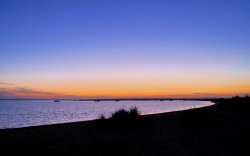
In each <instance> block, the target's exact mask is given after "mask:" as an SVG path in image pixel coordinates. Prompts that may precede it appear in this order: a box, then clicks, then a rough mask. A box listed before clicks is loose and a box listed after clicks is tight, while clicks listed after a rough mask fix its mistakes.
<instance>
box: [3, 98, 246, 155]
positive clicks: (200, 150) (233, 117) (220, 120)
mask: <svg viewBox="0 0 250 156" xmlns="http://www.w3.org/2000/svg"><path fill="white" fill-rule="evenodd" d="M246 101H247V100H246ZM246 101H244V102H246ZM216 102H217V103H218V104H216V105H213V106H208V107H204V108H197V109H190V110H185V111H178V112H169V113H161V114H154V115H145V116H141V117H140V118H141V119H140V121H139V122H138V123H136V124H135V125H132V126H130V125H125V126H115V125H110V124H106V122H100V120H93V121H84V122H76V123H66V124H55V125H45V126H36V127H27V128H17V129H3V130H0V147H1V148H0V154H1V155H48V154H53V155H98V156H99V155H116V156H118V155H124V156H125V155H149V156H152V155H164V156H165V155H171V156H181V155H190V156H196V155H202V156H206V155H207V156H208V155H209V156H210V155H216V156H217V155H218V156H229V155H249V154H250V148H249V146H250V133H249V131H250V124H249V121H250V110H249V109H246V108H248V107H242V108H239V107H238V106H237V107H235V106H234V105H233V106H231V107H228V106H225V104H224V105H221V104H220V103H221V101H219V100H218V101H216ZM248 102H249V99H248ZM224 103H232V102H231V101H230V100H229V101H225V102H224ZM233 103H234V102H233Z"/></svg>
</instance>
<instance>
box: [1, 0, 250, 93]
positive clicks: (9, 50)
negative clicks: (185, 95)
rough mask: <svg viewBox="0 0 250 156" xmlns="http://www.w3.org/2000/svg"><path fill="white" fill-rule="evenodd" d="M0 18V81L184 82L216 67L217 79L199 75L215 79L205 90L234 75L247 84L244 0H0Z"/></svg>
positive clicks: (247, 5) (249, 23)
mask: <svg viewBox="0 0 250 156" xmlns="http://www.w3.org/2000/svg"><path fill="white" fill-rule="evenodd" d="M0 23H1V24H0V34H1V35H0V74H1V77H0V82H3V83H13V84H15V85H17V86H22V87H29V88H34V89H36V90H45V91H46V92H47V91H49V92H50V91H55V92H57V91H58V90H59V89H58V87H56V86H54V88H53V87H51V88H50V87H49V86H48V85H49V84H50V83H52V79H61V78H62V77H67V79H65V80H63V81H62V82H60V81H58V86H59V85H63V84H64V83H65V82H67V83H76V82H81V83H83V84H85V83H89V81H87V80H86V79H93V80H95V79H96V78H97V77H103V78H104V79H105V78H106V79H109V80H110V82H109V81H108V82H105V83H107V84H109V83H110V84H111V82H112V81H118V79H119V80H121V82H122V83H131V84H133V83H136V82H131V81H132V80H131V81H127V80H128V79H133V76H132V77H131V75H133V74H138V75H137V76H136V78H135V79H144V78H145V77H150V78H151V79H152V80H153V81H158V80H160V81H162V83H163V82H164V83H170V84H171V83H178V82H173V81H174V79H175V78H176V77H178V78H181V77H182V78H183V80H182V79H180V80H179V81H183V85H184V86H185V83H184V81H185V80H187V79H193V77H190V75H188V74H187V73H192V75H196V76H197V77H196V78H195V79H194V81H195V80H196V79H197V80H198V79H200V78H201V77H200V75H204V73H205V75H211V74H218V73H219V74H221V75H220V76H219V77H221V78H218V81H217V79H216V80H213V81H211V82H209V80H207V81H206V82H207V85H209V84H214V87H218V89H217V90H216V89H215V90H208V91H207V92H208V93H211V92H212V93H217V92H218V93H222V91H221V90H223V87H225V86H226V87H227V88H228V87H229V88H230V86H232V83H235V81H240V80H241V79H242V81H244V84H241V85H242V86H244V85H245V86H246V87H245V89H241V90H240V91H236V92H237V93H238V92H249V91H250V90H249V89H250V88H249V85H250V81H247V80H245V79H247V78H250V74H249V69H250V61H249V59H250V51H249V50H250V29H249V28H250V2H249V1H247V0H209V1H207V0H206V1H205V0H199V1H198V0H175V1H170V0H164V1H163V0H143V1H142V0H127V1H125V0H123V1H121V0H84V1H82V0H71V1H70V0H33V1H31V0H23V1H19V0H0ZM180 73H183V74H180ZM150 75H151V76H150ZM152 75H153V76H152ZM171 75H175V76H173V77H171ZM159 77H161V78H162V79H161V78H159ZM168 77H171V78H170V80H169V81H167V79H168ZM79 79H80V80H79ZM207 79H209V78H207ZM223 79H224V80H225V82H227V83H225V85H224V86H220V85H219V84H220V82H221V81H223ZM228 79H229V80H228ZM45 80H46V81H45ZM49 81H51V82H49ZM31 82H32V83H31ZM53 82H54V81H53ZM119 82H120V81H119ZM121 82H120V83H121ZM91 83H97V84H100V85H102V82H101V81H100V80H98V79H97V80H95V81H91ZM148 83H150V81H149V80H148V81H145V85H147V84H148ZM187 83H188V82H187ZM203 83H204V82H203ZM36 84H40V85H38V86H36ZM43 84H44V85H45V86H47V87H46V88H41V87H40V86H41V85H43ZM116 85H117V86H119V85H120V84H119V83H118V82H117V83H116ZM157 85H160V84H157ZM164 85H165V84H162V86H164ZM237 85H238V83H236V84H235V85H234V84H233V86H237ZM242 86H241V87H242ZM89 87H91V86H89ZM151 87H152V86H151ZM157 87H159V86H157ZM165 87H166V86H165ZM172 87H173V86H172ZM104 88H105V87H104ZM118 88H120V89H121V87H118ZM149 88H150V87H149ZM153 88H154V87H153ZM170 88H171V87H170ZM132 89H133V87H131V90H132ZM231 89H233V88H231ZM63 90H64V89H63ZM71 90H74V85H72V88H71ZM77 90H79V88H78V89H77ZM86 90H87V89H86ZM86 90H82V91H81V95H85V92H86V94H88V93H87V91H86ZM140 90H142V89H140ZM218 90H220V91H218ZM194 91H198V88H197V90H192V89H191V90H190V93H192V92H194ZM159 92H160V94H164V89H163V88H162V89H161V91H159ZM65 93H66V92H65ZM67 93H69V92H68V91H67ZM168 93H169V92H168V91H166V94H168ZM99 94H102V93H101V92H100V93H96V95H99ZM137 94H139V92H138V93H137ZM152 94H153V93H152Z"/></svg>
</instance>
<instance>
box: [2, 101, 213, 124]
mask: <svg viewBox="0 0 250 156" xmlns="http://www.w3.org/2000/svg"><path fill="white" fill-rule="evenodd" d="M213 104H214V103H212V102H210V101H184V100H173V101H169V100H164V101H156V100H153V101H148V100H145V101H98V102H97V101H73V100H62V101H60V102H54V101H53V100H0V129H7V128H20V127H30V126H38V125H50V124H57V123H68V122H77V121H87V120H94V119H97V118H99V117H100V116H101V115H104V116H105V117H109V116H111V114H112V113H113V112H115V111H116V110H119V109H121V108H123V109H130V108H134V107H137V108H138V109H139V111H140V113H141V115H147V114H157V113H164V112H173V111H180V110H186V109H194V108H200V107H205V106H210V105H213Z"/></svg>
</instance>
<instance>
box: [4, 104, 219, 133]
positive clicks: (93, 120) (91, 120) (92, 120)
mask: <svg viewBox="0 0 250 156" xmlns="http://www.w3.org/2000/svg"><path fill="white" fill-rule="evenodd" d="M197 101H200V100H197ZM204 101H206V100H204ZM208 102H212V103H213V104H212V105H208V106H201V107H197V108H188V109H183V110H176V111H169V112H161V113H152V114H143V115H141V116H151V115H158V114H166V113H174V112H182V111H187V110H192V109H200V108H205V107H212V106H214V105H216V102H214V101H212V100H208ZM96 120H98V118H97V119H90V120H83V121H73V122H61V123H60V122H59V123H52V124H44V125H34V126H27V127H13V128H2V129H1V128H0V132H1V131H2V130H12V129H22V128H33V127H43V126H53V125H63V124H74V123H83V124H84V123H85V122H95V121H96Z"/></svg>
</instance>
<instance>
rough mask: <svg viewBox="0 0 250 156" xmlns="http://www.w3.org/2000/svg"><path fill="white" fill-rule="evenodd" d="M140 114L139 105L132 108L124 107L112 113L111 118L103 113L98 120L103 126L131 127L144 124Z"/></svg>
mask: <svg viewBox="0 0 250 156" xmlns="http://www.w3.org/2000/svg"><path fill="white" fill-rule="evenodd" d="M140 114H141V112H140V111H139V109H138V108H137V107H134V108H131V109H130V110H126V109H124V108H122V109H119V110H117V111H115V112H114V113H112V114H111V116H110V117H109V118H105V116H104V115H101V116H100V117H99V118H98V121H99V123H100V124H101V125H102V126H109V127H122V128H126V127H127V128H129V127H134V126H139V125H142V123H143V121H142V120H141V118H140Z"/></svg>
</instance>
